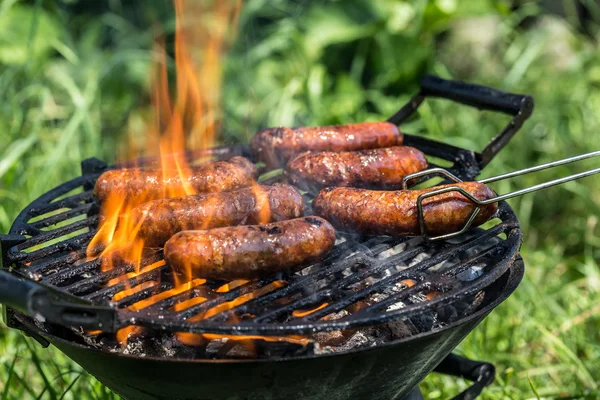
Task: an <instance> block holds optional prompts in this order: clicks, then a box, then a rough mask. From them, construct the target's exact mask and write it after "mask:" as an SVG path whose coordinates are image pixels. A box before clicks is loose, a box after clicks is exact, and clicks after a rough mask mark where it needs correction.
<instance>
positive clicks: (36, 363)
mask: <svg viewBox="0 0 600 400" xmlns="http://www.w3.org/2000/svg"><path fill="white" fill-rule="evenodd" d="M25 345H26V346H27V348H28V349H29V352H30V354H31V361H32V362H33V365H34V366H35V369H36V370H37V371H38V373H39V375H40V377H41V378H42V380H43V381H44V390H43V391H42V392H41V393H40V395H39V396H37V398H41V396H42V395H43V394H44V392H46V391H47V392H48V394H49V395H50V398H51V399H52V400H56V392H55V391H54V388H53V387H52V384H51V383H50V380H49V379H48V377H47V376H46V373H45V372H44V369H43V368H42V362H41V360H40V358H39V357H38V355H37V352H36V351H35V350H36V349H34V348H32V347H31V345H30V344H29V342H28V341H25Z"/></svg>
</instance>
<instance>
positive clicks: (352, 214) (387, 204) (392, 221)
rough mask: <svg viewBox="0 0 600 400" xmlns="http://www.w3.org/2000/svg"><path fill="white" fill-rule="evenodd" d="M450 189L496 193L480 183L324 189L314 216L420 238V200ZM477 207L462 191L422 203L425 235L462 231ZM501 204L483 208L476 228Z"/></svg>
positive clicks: (475, 193) (370, 231)
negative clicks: (417, 187) (427, 194)
mask: <svg viewBox="0 0 600 400" xmlns="http://www.w3.org/2000/svg"><path fill="white" fill-rule="evenodd" d="M448 186H459V187H462V188H463V189H465V190H466V191H467V192H469V193H471V194H472V195H473V196H474V197H475V198H477V199H479V200H486V199H490V198H493V197H494V196H495V195H496V194H495V193H494V191H493V190H491V189H490V188H489V187H487V186H486V185H484V184H482V183H479V182H461V183H453V184H449V185H440V186H435V187H432V188H428V189H422V190H397V191H376V190H367V189H354V188H328V189H323V190H321V192H319V194H318V195H317V197H315V199H314V200H313V203H312V207H313V210H314V212H315V214H317V215H319V216H321V217H323V218H326V219H327V220H328V221H331V223H332V224H333V225H334V226H335V227H337V228H340V229H343V230H347V231H352V232H358V233H362V234H372V235H391V236H403V235H419V234H420V233H421V231H420V227H419V220H418V211H417V198H418V197H419V195H421V194H423V193H427V192H431V191H433V190H437V189H441V188H444V187H448ZM476 207H477V206H476V205H474V204H473V202H471V201H470V200H469V199H467V198H466V197H465V196H463V195H462V194H460V193H459V192H455V191H454V192H448V193H443V194H440V195H437V196H433V197H429V198H426V199H424V200H423V213H424V220H425V229H426V232H427V233H428V234H430V235H440V234H446V233H454V232H457V231H459V230H460V229H462V228H463V226H464V225H465V224H466V223H467V221H468V219H469V217H470V215H471V213H472V212H473V211H474V209H475V208H476ZM497 208H498V205H497V204H496V203H491V204H488V205H485V206H481V211H480V212H479V215H478V216H477V218H476V219H475V221H473V226H478V225H481V224H482V223H484V222H486V221H487V220H488V219H490V218H491V217H492V216H493V215H494V213H495V212H496V210H497Z"/></svg>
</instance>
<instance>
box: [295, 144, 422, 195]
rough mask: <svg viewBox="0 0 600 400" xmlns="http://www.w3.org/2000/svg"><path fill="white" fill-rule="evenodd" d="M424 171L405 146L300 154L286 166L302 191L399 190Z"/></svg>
mask: <svg viewBox="0 0 600 400" xmlns="http://www.w3.org/2000/svg"><path fill="white" fill-rule="evenodd" d="M426 168H427V159H426V158H425V154H423V153H422V152H420V151H419V150H417V149H415V148H414V147H408V146H395V147H387V148H384V149H369V150H359V151H342V152H339V153H335V152H319V153H303V154H300V155H299V156H298V157H296V158H294V159H293V160H291V161H290V162H289V163H288V164H287V166H286V174H287V176H288V177H289V179H290V181H291V182H292V183H294V185H296V186H298V187H300V188H302V189H305V190H310V189H315V188H319V189H320V188H323V187H327V186H351V187H362V188H371V189H399V188H401V187H402V178H404V177H405V176H406V175H409V174H412V173H415V172H419V171H422V170H424V169H426Z"/></svg>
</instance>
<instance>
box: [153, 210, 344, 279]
mask: <svg viewBox="0 0 600 400" xmlns="http://www.w3.org/2000/svg"><path fill="white" fill-rule="evenodd" d="M334 244H335V230H334V229H333V227H332V226H331V224H330V223H329V222H327V221H325V220H324V219H322V218H319V217H304V218H296V219H292V220H289V221H282V222H274V223H272V224H267V225H246V226H233V227H227V228H216V229H209V230H204V231H183V232H179V233H178V234H176V235H175V236H173V237H172V238H171V239H169V240H168V241H167V243H166V244H165V258H166V260H167V261H168V262H169V264H170V265H171V267H172V268H173V269H174V270H175V271H179V272H183V273H188V270H187V269H190V270H191V275H192V276H193V277H202V278H214V279H255V278H260V277H263V276H266V275H270V274H273V273H277V272H281V271H293V270H297V269H300V268H301V267H303V266H305V265H308V264H310V263H311V262H314V261H318V260H320V259H321V258H323V257H324V256H325V255H326V254H327V253H328V252H329V251H330V250H331V248H332V247H333V245H334Z"/></svg>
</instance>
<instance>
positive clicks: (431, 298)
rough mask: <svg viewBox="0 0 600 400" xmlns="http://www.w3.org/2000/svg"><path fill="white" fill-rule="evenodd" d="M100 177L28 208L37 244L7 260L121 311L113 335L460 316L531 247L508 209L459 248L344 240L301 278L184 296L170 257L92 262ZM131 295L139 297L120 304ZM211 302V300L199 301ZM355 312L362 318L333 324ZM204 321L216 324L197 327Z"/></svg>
mask: <svg viewBox="0 0 600 400" xmlns="http://www.w3.org/2000/svg"><path fill="white" fill-rule="evenodd" d="M97 176H98V173H92V174H86V175H83V176H81V177H79V178H76V179H74V180H72V181H69V182H67V183H65V184H63V185H62V186H60V187H58V188H56V189H55V190H53V191H51V192H49V193H48V194H46V195H45V196H43V197H42V198H40V199H38V200H37V201H36V202H34V203H33V204H32V205H31V206H30V207H28V208H27V209H25V210H24V211H23V213H22V214H21V215H20V216H19V217H18V218H17V220H16V221H15V224H14V226H13V229H12V230H11V233H12V234H17V235H25V236H27V237H28V239H27V240H25V241H24V242H22V243H19V244H17V245H15V246H13V247H12V248H10V249H9V251H8V252H7V259H8V262H9V263H11V264H14V265H15V268H14V270H13V271H14V273H16V274H19V275H21V276H24V277H26V278H28V279H33V280H36V281H38V283H40V284H42V285H44V286H46V287H48V288H51V289H52V291H53V293H55V294H56V291H60V292H61V293H62V294H64V295H66V296H68V297H67V298H68V299H69V300H73V299H77V301H79V302H82V301H83V302H84V303H85V304H89V305H93V306H102V307H104V308H102V309H103V310H105V311H106V310H110V311H113V312H114V320H113V322H112V326H106V324H105V325H104V326H103V329H105V330H108V331H114V330H116V329H119V328H122V327H125V326H127V325H130V324H135V325H140V326H145V327H148V328H153V329H160V330H165V329H167V330H170V331H187V332H196V333H207V332H210V333H221V334H262V335H283V334H297V333H310V332H315V331H328V330H337V329H348V328H353V327H358V326H364V325H371V324H376V323H383V322H386V321H390V320H393V319H398V318H406V317H412V316H415V315H419V314H422V313H426V312H430V311H432V310H437V309H440V308H443V307H457V304H458V303H461V302H464V301H465V299H466V298H468V297H469V296H475V295H476V294H477V293H478V292H480V291H481V290H482V289H484V288H485V287H486V286H488V285H489V284H491V283H492V282H493V281H494V280H495V279H497V278H498V277H499V276H500V275H502V274H503V273H504V272H505V271H506V270H507V268H508V267H509V266H510V265H511V263H512V261H513V259H514V258H515V257H516V256H517V252H518V247H519V245H520V242H521V232H520V229H519V228H518V223H517V220H516V218H515V216H514V214H513V213H512V211H511V210H510V208H509V207H508V206H507V205H506V204H504V203H502V204H501V205H500V208H499V212H498V214H497V217H498V218H499V220H500V222H499V223H498V224H496V225H495V226H492V227H490V228H488V229H487V230H484V229H478V230H476V231H473V232H471V233H470V234H469V235H468V236H463V237H461V238H459V239H456V240H454V241H451V242H424V241H423V240H422V239H420V238H391V237H374V238H369V237H358V236H355V235H351V234H345V233H340V234H338V241H337V243H336V246H335V247H334V249H333V251H332V252H331V253H330V254H329V255H328V257H327V258H326V259H325V260H324V261H323V262H321V263H318V264H315V265H312V266H310V267H307V268H305V269H303V270H302V271H300V272H297V273H294V274H281V275H279V276H274V277H271V278H269V279H264V280H260V281H251V282H246V283H244V284H241V285H239V286H237V287H234V286H236V285H237V284H236V283H235V282H234V283H232V287H234V288H232V289H231V290H229V291H225V292H224V291H222V290H218V288H222V287H223V285H224V284H225V283H226V282H222V281H207V282H205V283H202V284H198V285H195V286H194V287H190V288H189V289H187V290H175V289H174V285H173V277H172V274H171V271H170V268H169V266H168V265H167V264H165V262H164V261H163V260H162V254H161V252H158V251H157V252H155V253H152V254H149V255H148V256H147V257H146V258H145V259H144V261H143V262H142V268H141V270H140V271H139V273H136V274H133V273H134V272H135V271H134V267H133V266H132V265H121V266H118V267H116V268H114V269H111V270H109V271H102V270H101V265H100V260H99V259H91V260H86V247H87V244H88V242H89V241H90V239H91V238H92V237H93V235H94V233H95V231H96V227H97V225H98V214H97V213H98V206H97V204H96V203H95V201H94V198H93V196H92V193H91V190H92V189H91V188H92V187H93V184H94V181H95V179H96V178H97ZM277 179H279V177H275V178H273V179H272V180H277ZM77 191H79V192H77ZM501 236H502V238H501ZM133 275H135V276H133ZM274 282H277V283H274ZM191 286H192V285H191ZM125 289H128V292H129V293H130V294H128V295H124V296H121V297H120V298H119V299H118V300H114V301H113V296H114V295H115V294H116V293H119V292H122V291H123V290H125ZM200 297H202V298H204V299H206V300H205V301H202V302H198V301H195V300H190V299H194V298H200ZM148 299H152V300H151V301H150V302H149V303H150V304H149V305H148V306H145V307H136V309H135V311H134V310H132V308H131V306H132V305H133V304H136V303H137V304H139V303H138V302H140V301H143V300H148ZM240 299H241V300H240ZM244 300H245V301H244ZM184 302H186V303H187V304H190V306H189V307H185V306H183V305H182V303H184ZM194 303H196V304H194ZM324 303H327V304H326V305H325V306H323V304H324ZM178 304H179V306H177V307H175V305H178ZM399 304H400V305H401V307H399V306H398V305H399ZM317 306H321V308H319V309H318V310H316V311H314V312H312V313H309V314H307V315H304V314H300V315H296V316H294V314H293V312H294V311H298V310H306V309H311V308H315V307H317ZM351 306H352V307H353V308H354V310H355V312H353V313H351V314H348V315H346V316H344V317H342V318H339V319H335V320H329V319H326V318H325V319H323V317H325V316H327V315H330V314H332V313H336V312H339V311H341V310H346V309H348V308H349V307H351ZM138 308H139V309H138ZM459 308H460V307H459ZM59 311H60V310H58V311H56V312H59ZM206 313H208V314H206ZM200 314H204V315H205V316H206V315H209V316H207V317H205V318H202V320H196V319H197V318H196V319H194V316H197V315H200ZM84 322H87V321H84ZM91 325H92V326H94V324H91Z"/></svg>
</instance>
